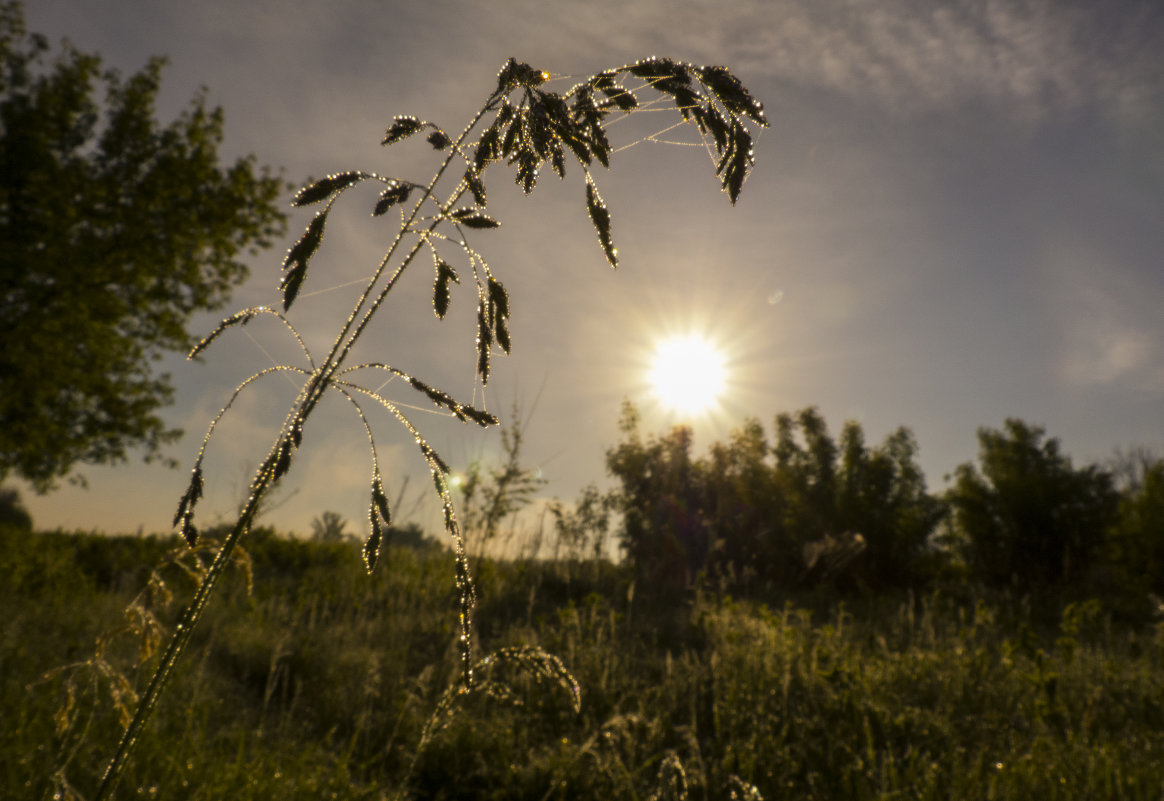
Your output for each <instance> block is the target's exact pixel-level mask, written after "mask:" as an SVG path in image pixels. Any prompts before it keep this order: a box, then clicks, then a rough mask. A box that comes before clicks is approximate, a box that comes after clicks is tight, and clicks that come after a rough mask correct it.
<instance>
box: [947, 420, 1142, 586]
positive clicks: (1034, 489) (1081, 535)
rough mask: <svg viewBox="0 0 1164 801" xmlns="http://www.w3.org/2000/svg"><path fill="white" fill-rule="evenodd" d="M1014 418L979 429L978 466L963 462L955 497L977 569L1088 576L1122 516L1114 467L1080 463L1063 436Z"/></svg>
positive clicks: (1000, 577)
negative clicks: (1066, 451)
mask: <svg viewBox="0 0 1164 801" xmlns="http://www.w3.org/2000/svg"><path fill="white" fill-rule="evenodd" d="M1044 434H1045V432H1044V430H1043V429H1042V428H1040V427H1039V426H1031V425H1027V424H1026V423H1024V422H1023V421H1021V420H1017V419H1014V418H1010V419H1008V420H1007V421H1006V423H1005V425H1004V428H1003V430H1002V431H997V430H994V429H989V428H982V429H979V431H978V461H979V464H980V465H981V467H980V468H976V467H975V466H974V465H972V464H969V463H966V464H962V465H960V466H959V467H958V468H957V471H956V473H955V476H956V479H955V482H954V486H953V487H952V488H951V489H950V490H949V493H948V495H947V500H948V501H949V503H950V506H951V508H952V510H953V513H954V524H955V529H956V538H957V542H958V543H959V546H960V548H961V550H962V552H963V556H964V557H965V560H966V563H967V565H968V566H969V567H970V570H971V572H972V573H973V574H974V575H976V576H977V577H978V578H980V579H982V580H983V581H986V582H988V583H993V584H1005V583H1008V582H1017V583H1018V584H1020V585H1022V586H1030V585H1035V586H1038V585H1045V584H1053V583H1057V582H1063V581H1068V580H1070V579H1072V578H1078V577H1080V576H1082V575H1083V574H1084V573H1085V571H1086V570H1087V568H1089V567H1090V566H1091V563H1092V559H1093V557H1095V556H1097V555H1098V554H1099V553H1100V552H1101V549H1102V547H1103V544H1104V541H1105V538H1106V536H1107V532H1108V529H1109V527H1110V526H1111V525H1112V524H1113V523H1114V522H1115V517H1116V512H1117V505H1118V499H1119V496H1118V494H1117V493H1116V491H1115V489H1114V488H1113V486H1112V477H1111V474H1110V473H1108V472H1107V471H1105V470H1102V469H1100V468H1099V467H1097V466H1095V465H1091V466H1088V467H1085V468H1082V469H1079V470H1076V469H1075V468H1074V467H1072V465H1071V460H1070V458H1068V457H1067V456H1065V455H1063V454H1062V453H1061V452H1060V447H1059V441H1058V440H1057V439H1054V438H1052V439H1049V440H1046V441H1044V440H1043V437H1044Z"/></svg>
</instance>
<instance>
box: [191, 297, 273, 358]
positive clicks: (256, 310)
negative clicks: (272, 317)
mask: <svg viewBox="0 0 1164 801" xmlns="http://www.w3.org/2000/svg"><path fill="white" fill-rule="evenodd" d="M269 311H271V309H270V308H269V307H267V306H252V307H251V308H249V309H243V310H242V311H240V312H235V313H234V314H232V315H231V316H230V317H227V318H226V319H225V320H223V321H222V322H221V323H219V324H218V325H217V326H216V327H215V329H214V330H213V331H211V332H210V333H209V334H207V335H206V336H205V337H204V338H203V339H202V341H201V342H199V343H198V344H197V345H195V346H194V348H193V350H191V351H190V353H188V354H187V355H186V358H187V359H194V358H197V357H198V355H199V354H200V353H202V351H204V350H206V349H207V348H208V347H210V343H212V342H214V340H216V339H218V336H219V334H221V333H222V332H223V331H225V330H226V329H227V328H229V327H230V326H232V325H237V324H242V325H246V324H247V323H249V322H250V321H251V320H252V319H254V318H255V317H256V316H257V315H259V314H262V313H263V312H269Z"/></svg>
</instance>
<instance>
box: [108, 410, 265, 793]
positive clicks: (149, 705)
mask: <svg viewBox="0 0 1164 801" xmlns="http://www.w3.org/2000/svg"><path fill="white" fill-rule="evenodd" d="M281 440H282V432H280V437H279V440H276V445H275V448H276V449H277V448H278V444H279V442H280V441H281ZM272 453H274V449H273V450H272ZM273 476H274V459H273V458H271V457H268V458H267V461H265V462H264V463H263V465H262V467H260V468H259V471H258V472H257V473H256V474H255V482H254V484H253V485H252V492H251V496H250V498H249V499H248V500H247V503H246V506H245V507H244V508H243V511H242V512H241V513H240V514H239V518H238V521H237V522H236V523H235V525H234V528H233V529H232V530H231V532H230V534H229V535H227V537H226V539H225V540H224V541H223V543H222V547H221V548H219V549H218V553H217V554H215V556H214V561H213V562H211V563H210V567H209V568H208V569H207V571H206V575H205V576H203V577H202V581H201V582H200V583H199V584H198V589H197V590H196V591H195V593H194V597H193V599H191V601H190V605H189V606H187V607H186V611H184V612H183V613H182V617H181V619H180V620H179V621H178V625H177V627H176V628H175V630H174V634H173V635H172V636H171V637H170V641H169V642H168V643H167V644H166V650H165V652H163V654H162V658H161V662H160V663H159V664H158V667H157V670H155V671H154V675H153V676H152V677H151V678H150V683H149V685H148V686H147V687H146V691H145V695H144V696H142V699H141V700H140V701H139V702H138V705H137V709H136V710H135V711H134V715H133V719H132V720H131V721H130V723H129V726H128V727H127V728H126V730H125V733H124V734H123V735H122V736H121V742H120V743H118V746H117V752H116V753H115V754H114V755H113V759H111V760H110V761H109V765H108V767H106V768H105V774H104V775H103V776H102V777H101V785H100V786H99V787H98V788H97V795H96V797H95V800H96V801H105V799H108V798H110V797H111V794H112V792H113V788H114V785H116V783H117V780H118V778H119V776H120V774H121V771H122V769H123V768H124V767H125V765H126V763H127V762H128V761H129V756H130V754H131V753H132V752H133V749H134V747H135V746H136V744H137V739H138V736H139V735H140V734H141V732H142V729H143V728H145V725H146V722H147V721H148V720H149V718H150V715H151V714H152V713H153V710H154V707H155V706H156V705H157V701H158V698H159V696H160V695H161V693H162V690H163V689H164V688H165V686H166V682H167V681H168V680H169V678H170V674H171V673H172V672H173V669H174V664H175V663H176V662H177V661H178V657H179V656H181V655H182V652H183V651H184V650H185V648H186V644H187V643H188V642H189V641H190V634H191V633H192V632H193V630H194V627H195V626H196V625H197V624H198V621H199V620H200V619H201V617H202V613H203V611H205V609H206V602H207V601H209V600H210V595H211V593H213V592H214V588H215V587H216V586H217V584H218V579H219V577H220V576H221V575H222V571H223V569H224V568H225V567H226V565H227V563H228V562H229V561H230V557H231V554H232V553H233V552H234V548H235V545H237V544H238V541H239V540H240V539H241V538H242V536H243V535H244V534H245V533H246V532H247V531H248V530H249V529H250V525H251V521H252V520H253V519H254V515H255V512H256V511H257V510H258V508H259V503H260V501H261V500H262V496H263V494H264V493H265V492H266V490H267V489H268V488H269V487H270V485H271V483H272V479H273Z"/></svg>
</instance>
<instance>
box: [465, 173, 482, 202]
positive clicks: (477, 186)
mask: <svg viewBox="0 0 1164 801" xmlns="http://www.w3.org/2000/svg"><path fill="white" fill-rule="evenodd" d="M465 184H466V185H467V186H468V187H469V191H470V192H472V193H473V202H474V203H475V204H477V205H478V206H484V205H485V181H483V180H482V179H481V173H479V172H478V171H477V170H476V169H474V168H473V167H470V168H469V169H467V170H465Z"/></svg>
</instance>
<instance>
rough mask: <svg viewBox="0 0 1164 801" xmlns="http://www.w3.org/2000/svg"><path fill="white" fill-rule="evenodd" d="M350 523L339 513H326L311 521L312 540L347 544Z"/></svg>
mask: <svg viewBox="0 0 1164 801" xmlns="http://www.w3.org/2000/svg"><path fill="white" fill-rule="evenodd" d="M347 525H348V521H346V520H344V518H343V515H341V514H340V513H339V512H324V513H323V514H322V515H320V516H319V517H317V518H315V519H314V520H312V521H311V539H313V540H314V541H315V542H345V541H346V540H348V539H349V538H350V537H351V535H350V534H348V532H347Z"/></svg>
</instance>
